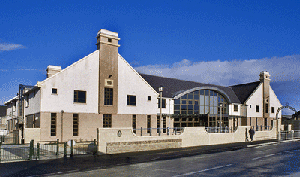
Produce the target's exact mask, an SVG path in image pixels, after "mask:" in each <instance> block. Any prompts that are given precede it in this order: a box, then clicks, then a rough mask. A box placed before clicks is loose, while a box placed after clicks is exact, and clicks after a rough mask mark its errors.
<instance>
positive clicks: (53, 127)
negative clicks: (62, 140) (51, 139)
mask: <svg viewBox="0 0 300 177" xmlns="http://www.w3.org/2000/svg"><path fill="white" fill-rule="evenodd" d="M51 136H56V113H51Z"/></svg>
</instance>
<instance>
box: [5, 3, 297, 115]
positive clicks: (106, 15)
mask: <svg viewBox="0 0 300 177" xmlns="http://www.w3.org/2000/svg"><path fill="white" fill-rule="evenodd" d="M299 11H300V1H296V0H295V1H294V0H287V1H276V0H265V1H258V0H252V1H236V0H228V1H215V0H201V1H196V0H195V1H190V0H184V1H178V0H172V1H161V0H159V1H158V0H152V1H130V0H127V1H114V0H110V1H78V0H73V1H58V0H51V1H31V0H27V1H15V0H10V1H2V2H1V6H0V26H1V28H0V105H2V104H4V102H5V101H7V100H8V99H10V98H12V97H14V96H15V95H16V93H17V92H18V87H19V84H24V85H35V84H36V83H37V81H42V80H44V79H46V68H47V66H48V65H55V66H62V68H66V67H67V66H69V65H71V64H72V63H74V62H76V61H77V60H79V59H81V58H83V57H84V56H87V55H88V54H89V53H92V52H93V51H95V50H96V45H95V44H96V38H95V37H96V35H97V32H98V30H100V29H107V30H110V31H114V32H118V33H119V37H120V38H121V40H120V41H119V44H120V45H121V47H119V53H120V54H121V55H122V56H123V57H124V58H125V59H126V60H127V61H128V62H129V63H130V64H131V65H132V66H133V67H134V68H135V69H136V70H137V71H139V72H142V73H146V74H153V75H159V76H164V77H172V78H178V79H184V80H191V81H197V82H201V83H213V84H217V85H222V86H230V85H235V84H244V83H248V82H254V81H258V80H259V73H260V72H261V71H268V72H269V73H270V74H271V86H272V89H273V90H274V91H275V93H276V95H277V97H278V99H279V100H280V102H281V104H282V105H285V104H287V103H288V104H289V105H290V106H291V107H294V108H296V110H300V96H299V88H300V79H299V78H300V69H299V66H300V50H299V49H300V32H299V29H300V23H298V22H299V20H300V13H299ZM283 113H284V114H291V113H292V112H291V111H289V110H286V109H285V110H284V111H283Z"/></svg>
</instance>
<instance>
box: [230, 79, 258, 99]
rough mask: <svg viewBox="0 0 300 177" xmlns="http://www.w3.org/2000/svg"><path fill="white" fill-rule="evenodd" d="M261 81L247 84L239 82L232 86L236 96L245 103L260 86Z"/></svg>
mask: <svg viewBox="0 0 300 177" xmlns="http://www.w3.org/2000/svg"><path fill="white" fill-rule="evenodd" d="M259 84H260V81H256V82H251V83H247V84H239V85H233V86H230V87H231V88H232V90H233V91H234V93H235V94H236V96H237V97H238V98H239V100H240V101H241V103H245V101H246V100H247V98H248V97H249V96H250V95H251V94H252V93H253V92H254V90H255V89H256V88H257V87H258V85H259Z"/></svg>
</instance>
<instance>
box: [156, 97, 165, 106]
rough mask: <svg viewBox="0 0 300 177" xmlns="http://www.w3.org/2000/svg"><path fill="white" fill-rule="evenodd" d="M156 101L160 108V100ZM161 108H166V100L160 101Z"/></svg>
mask: <svg viewBox="0 0 300 177" xmlns="http://www.w3.org/2000/svg"><path fill="white" fill-rule="evenodd" d="M157 100H158V108H160V98H158V99H157ZM161 108H166V99H162V107H161Z"/></svg>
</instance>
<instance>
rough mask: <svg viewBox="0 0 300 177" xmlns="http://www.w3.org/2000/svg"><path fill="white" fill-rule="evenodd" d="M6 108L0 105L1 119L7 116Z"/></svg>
mask: <svg viewBox="0 0 300 177" xmlns="http://www.w3.org/2000/svg"><path fill="white" fill-rule="evenodd" d="M6 108H7V107H6V106H4V105H0V117H4V116H6Z"/></svg>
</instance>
